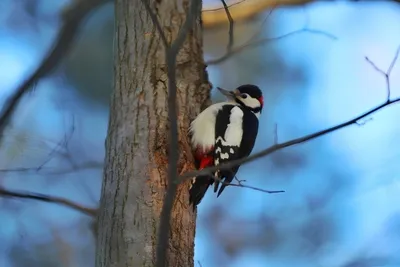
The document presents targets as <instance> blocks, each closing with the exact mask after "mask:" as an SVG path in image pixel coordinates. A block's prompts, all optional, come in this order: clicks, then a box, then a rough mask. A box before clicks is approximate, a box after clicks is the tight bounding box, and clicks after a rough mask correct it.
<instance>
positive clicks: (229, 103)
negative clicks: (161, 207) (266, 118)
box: [189, 84, 264, 210]
mask: <svg viewBox="0 0 400 267" xmlns="http://www.w3.org/2000/svg"><path fill="white" fill-rule="evenodd" d="M217 89H218V90H219V91H220V92H221V93H222V94H223V95H225V96H226V97H227V100H226V101H224V102H219V103H215V104H213V105H211V106H209V107H207V108H206V109H204V110H203V111H202V112H201V113H200V114H199V115H198V116H197V117H196V118H195V119H194V120H193V121H192V122H191V123H190V127H189V136H190V144H191V148H192V150H193V154H194V161H195V165H196V168H197V169H198V170H202V169H204V168H207V167H210V166H217V165H219V164H223V163H224V162H227V161H231V160H237V159H241V158H245V157H247V156H249V155H250V153H251V151H252V150H253V147H254V143H255V141H256V138H257V133H258V124H259V118H260V115H261V113H262V109H263V106H264V98H263V94H262V91H261V89H260V88H259V87H258V86H256V85H253V84H244V85H241V86H239V87H237V88H236V89H235V90H233V91H229V90H225V89H223V88H221V87H217ZM239 168H240V166H235V167H232V168H230V169H228V170H217V171H216V172H214V173H213V175H212V174H206V175H200V176H197V177H194V178H193V179H192V181H191V187H190V189H189V205H192V206H193V210H195V209H196V207H197V205H198V204H200V202H201V200H202V199H203V197H204V195H205V194H206V192H207V189H208V188H209V187H210V186H211V185H212V184H214V193H216V192H217V191H218V193H217V198H218V197H219V196H220V195H221V193H222V192H223V191H224V189H225V187H226V186H227V185H228V184H229V183H231V182H232V180H233V178H234V177H235V175H236V173H237V172H238V170H239ZM214 177H216V178H217V179H214ZM220 181H221V182H222V184H221V187H219V184H220ZM218 188H219V190H218Z"/></svg>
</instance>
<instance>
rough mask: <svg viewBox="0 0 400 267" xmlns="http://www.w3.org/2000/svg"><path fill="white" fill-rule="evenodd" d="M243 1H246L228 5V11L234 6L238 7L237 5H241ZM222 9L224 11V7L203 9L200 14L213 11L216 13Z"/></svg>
mask: <svg viewBox="0 0 400 267" xmlns="http://www.w3.org/2000/svg"><path fill="white" fill-rule="evenodd" d="M244 1H246V0H241V1H238V2H236V3H233V4H230V5H229V6H228V9H229V8H231V7H233V6H236V5H238V4H241V3H243V2H244ZM222 9H225V7H217V8H210V9H203V10H202V11H201V12H202V13H203V12H214V11H218V10H222Z"/></svg>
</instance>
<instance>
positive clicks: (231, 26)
mask: <svg viewBox="0 0 400 267" xmlns="http://www.w3.org/2000/svg"><path fill="white" fill-rule="evenodd" d="M221 2H222V5H223V6H224V9H225V13H226V16H227V18H228V21H229V43H228V46H227V53H230V52H231V50H232V47H233V24H234V21H233V18H232V15H231V12H230V11H229V7H228V5H227V4H226V2H225V0H221Z"/></svg>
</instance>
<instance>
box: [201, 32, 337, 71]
mask: <svg viewBox="0 0 400 267" xmlns="http://www.w3.org/2000/svg"><path fill="white" fill-rule="evenodd" d="M300 33H311V34H318V35H322V36H325V37H327V38H329V39H332V40H337V37H336V36H335V35H333V34H330V33H327V32H324V31H321V30H315V29H308V28H303V29H300V30H296V31H292V32H289V33H286V34H283V35H281V36H277V37H270V38H264V39H261V40H257V41H254V42H250V43H246V44H244V45H241V46H238V47H236V48H233V49H232V50H231V52H230V53H226V54H225V55H223V56H221V57H219V58H217V59H212V60H209V61H207V62H206V64H207V65H216V64H219V63H221V62H224V61H225V60H227V59H229V58H230V57H231V56H233V55H236V54H238V53H240V52H243V51H244V50H246V49H249V48H254V47H256V46H259V45H263V44H266V43H268V42H272V41H278V40H282V39H284V38H286V37H291V36H295V35H298V34H300Z"/></svg>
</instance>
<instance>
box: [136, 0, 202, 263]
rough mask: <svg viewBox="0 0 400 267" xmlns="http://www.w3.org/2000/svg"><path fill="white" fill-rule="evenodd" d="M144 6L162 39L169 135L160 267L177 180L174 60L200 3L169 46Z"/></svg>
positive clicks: (194, 4)
mask: <svg viewBox="0 0 400 267" xmlns="http://www.w3.org/2000/svg"><path fill="white" fill-rule="evenodd" d="M142 2H143V4H144V5H145V7H146V10H147V13H149V16H150V18H151V19H152V21H153V23H154V25H155V26H156V28H157V30H158V32H159V34H160V36H161V39H162V40H164V44H165V58H166V63H167V72H168V73H167V74H168V117H169V123H170V133H169V151H168V188H167V191H166V193H165V198H164V202H163V207H162V209H161V215H160V224H159V228H158V238H157V239H158V242H157V248H156V266H157V267H164V266H165V264H166V259H167V247H168V239H169V231H170V219H171V211H172V206H173V203H174V199H175V195H176V190H177V188H178V183H177V179H176V178H177V177H178V159H179V151H178V149H177V147H178V145H179V144H178V117H177V113H176V92H177V89H176V68H175V65H176V57H177V55H178V52H179V50H180V49H181V47H182V45H183V42H184V41H185V38H186V36H187V33H188V31H189V30H190V28H191V27H192V25H193V22H194V21H195V19H196V17H197V16H198V15H199V14H200V12H201V1H200V0H192V1H191V4H190V8H189V11H188V13H187V15H186V20H185V22H184V23H183V25H182V28H181V29H180V30H179V32H178V35H177V37H176V39H175V40H174V41H173V42H172V44H171V46H168V44H167V42H166V40H167V38H166V37H165V34H164V32H163V30H162V27H161V24H160V23H159V21H158V19H157V16H156V14H155V13H153V12H152V10H151V9H150V5H149V3H148V2H147V0H142Z"/></svg>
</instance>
